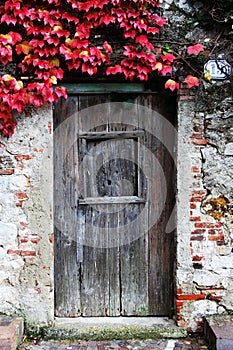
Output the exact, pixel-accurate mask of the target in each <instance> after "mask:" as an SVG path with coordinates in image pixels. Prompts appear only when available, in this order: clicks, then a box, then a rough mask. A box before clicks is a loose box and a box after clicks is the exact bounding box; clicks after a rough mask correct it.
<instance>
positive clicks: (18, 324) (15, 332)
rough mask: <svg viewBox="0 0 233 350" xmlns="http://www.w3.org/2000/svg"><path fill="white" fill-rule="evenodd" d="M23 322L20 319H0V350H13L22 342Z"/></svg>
mask: <svg viewBox="0 0 233 350" xmlns="http://www.w3.org/2000/svg"><path fill="white" fill-rule="evenodd" d="M23 333H24V322H23V319H22V318H12V317H8V316H2V317H0V349H1V350H4V349H5V350H15V349H16V347H17V346H18V345H19V344H20V343H21V342H22V339H23Z"/></svg>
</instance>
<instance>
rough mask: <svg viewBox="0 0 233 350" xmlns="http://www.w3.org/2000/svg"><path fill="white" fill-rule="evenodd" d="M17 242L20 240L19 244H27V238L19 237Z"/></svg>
mask: <svg viewBox="0 0 233 350" xmlns="http://www.w3.org/2000/svg"><path fill="white" fill-rule="evenodd" d="M19 240H20V243H27V242H28V237H21V238H20V239H19Z"/></svg>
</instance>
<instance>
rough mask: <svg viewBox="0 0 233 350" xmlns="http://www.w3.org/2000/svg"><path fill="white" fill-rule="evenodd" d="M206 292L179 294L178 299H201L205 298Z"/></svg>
mask: <svg viewBox="0 0 233 350" xmlns="http://www.w3.org/2000/svg"><path fill="white" fill-rule="evenodd" d="M205 297H206V296H205V294H182V295H177V299H178V300H200V299H205Z"/></svg>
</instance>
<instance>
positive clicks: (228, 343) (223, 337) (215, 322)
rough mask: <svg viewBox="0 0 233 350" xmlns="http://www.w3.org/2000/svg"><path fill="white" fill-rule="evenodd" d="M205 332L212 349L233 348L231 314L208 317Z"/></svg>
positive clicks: (232, 320)
mask: <svg viewBox="0 0 233 350" xmlns="http://www.w3.org/2000/svg"><path fill="white" fill-rule="evenodd" d="M204 333H205V337H206V339H207V341H208V343H209V346H210V349H211V350H232V349H233V317H231V316H229V315H221V316H219V315H214V316H212V317H211V316H210V317H206V319H205V323H204Z"/></svg>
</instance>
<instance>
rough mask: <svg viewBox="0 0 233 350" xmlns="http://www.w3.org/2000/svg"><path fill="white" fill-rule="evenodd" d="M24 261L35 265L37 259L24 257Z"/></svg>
mask: <svg viewBox="0 0 233 350" xmlns="http://www.w3.org/2000/svg"><path fill="white" fill-rule="evenodd" d="M24 261H25V262H27V263H33V262H34V261H35V259H34V258H33V257H28V256H26V257H24Z"/></svg>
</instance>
